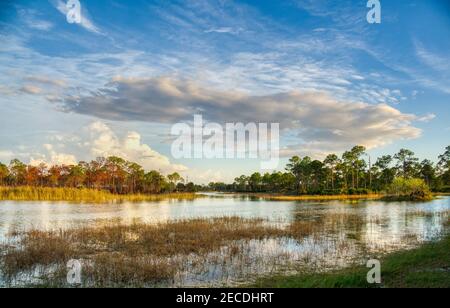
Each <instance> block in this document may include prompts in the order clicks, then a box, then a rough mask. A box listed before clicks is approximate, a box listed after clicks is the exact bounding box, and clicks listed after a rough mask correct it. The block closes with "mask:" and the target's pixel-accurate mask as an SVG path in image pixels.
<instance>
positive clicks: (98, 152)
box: [84, 121, 187, 173]
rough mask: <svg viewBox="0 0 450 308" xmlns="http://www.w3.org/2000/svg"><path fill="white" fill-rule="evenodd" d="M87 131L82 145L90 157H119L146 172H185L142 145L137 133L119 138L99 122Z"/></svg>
mask: <svg viewBox="0 0 450 308" xmlns="http://www.w3.org/2000/svg"><path fill="white" fill-rule="evenodd" d="M88 131H89V134H90V136H89V140H88V141H87V142H85V143H84V144H85V146H86V147H87V148H88V149H89V151H90V154H91V156H92V157H98V156H104V157H108V156H119V157H122V158H124V159H127V160H129V161H134V162H137V163H139V164H140V165H142V166H143V167H144V169H146V170H160V171H161V172H163V173H170V172H182V171H186V170H187V168H186V167H185V166H182V165H177V164H172V163H171V162H170V160H169V158H168V157H166V156H164V155H162V154H160V153H158V152H156V151H155V150H153V149H152V148H150V146H148V145H147V144H144V143H142V140H141V135H140V134H139V133H137V132H133V131H131V132H128V133H127V134H126V136H125V137H124V138H119V137H118V136H117V135H116V134H115V133H114V132H113V130H112V129H111V128H110V127H109V126H107V125H106V124H105V123H103V122H99V121H98V122H94V123H92V124H91V125H90V126H89V127H88Z"/></svg>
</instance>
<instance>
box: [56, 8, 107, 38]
mask: <svg viewBox="0 0 450 308" xmlns="http://www.w3.org/2000/svg"><path fill="white" fill-rule="evenodd" d="M51 2H52V4H53V6H54V7H55V8H56V9H57V10H58V11H59V12H60V13H61V14H63V15H64V17H65V16H66V15H67V13H68V12H69V9H68V8H67V5H66V3H65V2H63V1H62V0H51ZM79 25H80V26H81V27H83V28H84V29H86V30H87V31H89V32H92V33H95V34H98V35H104V33H103V32H102V31H101V30H100V28H99V27H98V26H97V25H95V24H94V22H93V21H92V20H91V18H90V15H89V11H88V10H87V8H86V4H84V3H83V4H82V6H81V23H80V24H79Z"/></svg>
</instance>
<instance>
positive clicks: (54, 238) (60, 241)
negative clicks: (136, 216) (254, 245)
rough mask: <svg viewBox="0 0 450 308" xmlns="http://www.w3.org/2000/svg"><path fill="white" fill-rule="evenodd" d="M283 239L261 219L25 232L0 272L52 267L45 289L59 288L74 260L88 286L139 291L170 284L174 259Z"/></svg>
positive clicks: (9, 274)
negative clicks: (249, 242) (138, 288)
mask: <svg viewBox="0 0 450 308" xmlns="http://www.w3.org/2000/svg"><path fill="white" fill-rule="evenodd" d="M285 234H286V232H285V231H284V230H282V229H280V228H275V227H270V226H267V225H266V224H265V223H264V221H263V220H260V219H251V220H248V219H242V218H237V217H229V218H217V219H194V220H181V221H174V222H168V223H164V224H143V223H134V224H131V225H123V224H121V223H119V222H111V223H110V224H109V225H106V226H103V227H94V228H79V229H71V230H65V231H63V230H60V231H47V232H44V231H29V232H25V233H16V234H14V236H15V237H16V238H18V239H19V243H18V244H16V245H14V244H12V245H10V246H8V247H5V248H4V249H3V251H2V254H1V255H2V257H1V261H2V262H1V263H2V267H1V269H2V273H3V275H4V276H5V277H6V279H7V280H9V281H13V280H14V278H15V277H16V276H17V275H18V274H20V273H25V272H27V271H28V272H30V271H31V272H32V271H34V270H35V269H36V268H38V267H39V266H41V267H42V266H43V267H49V266H50V267H51V266H54V267H56V268H57V270H56V271H54V272H55V274H54V275H56V276H48V275H47V278H48V281H49V283H48V284H50V283H51V284H55V285H56V286H61V285H62V286H64V279H65V274H64V273H65V265H66V263H67V261H69V260H70V259H78V260H83V273H84V274H83V275H84V277H86V280H85V283H86V284H87V285H88V286H98V287H104V286H144V285H148V284H153V283H157V282H161V281H164V280H169V279H172V278H173V277H174V276H175V274H177V272H179V271H180V266H181V265H180V264H179V263H177V256H187V255H190V254H196V255H205V254H207V253H210V252H213V251H215V250H218V249H220V248H221V247H223V246H224V245H227V244H232V243H233V242H234V241H239V240H250V239H264V238H271V237H281V236H284V235H285ZM43 276H44V278H45V275H43Z"/></svg>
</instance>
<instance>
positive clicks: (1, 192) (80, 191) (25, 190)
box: [0, 187, 199, 203]
mask: <svg viewBox="0 0 450 308" xmlns="http://www.w3.org/2000/svg"><path fill="white" fill-rule="evenodd" d="M198 196H199V195H196V194H195V193H173V194H161V195H142V194H130V195H117V194H112V193H110V192H108V191H103V190H94V189H86V188H49V187H0V200H9V201H55V202H56V201H67V202H77V203H83V202H84V203H106V202H145V201H159V200H165V199H187V200H192V199H195V198H197V197H198Z"/></svg>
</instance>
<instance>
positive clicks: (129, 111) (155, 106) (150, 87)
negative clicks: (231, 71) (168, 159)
mask: <svg viewBox="0 0 450 308" xmlns="http://www.w3.org/2000/svg"><path fill="white" fill-rule="evenodd" d="M63 108H64V109H65V110H66V111H72V112H77V113H80V114H88V115H94V116H97V117H99V118H103V119H108V120H116V121H145V122H157V123H169V124H171V123H173V124H174V123H177V122H180V121H189V120H192V118H193V115H194V114H196V113H197V114H202V115H203V117H204V118H205V119H206V120H208V121H214V122H219V123H229V122H243V123H249V122H267V123H280V127H281V129H282V130H284V131H285V132H286V131H289V132H290V133H291V134H292V132H294V133H295V134H296V135H297V136H296V138H297V140H298V142H297V143H296V144H295V145H294V146H295V147H296V148H297V147H298V146H308V148H310V150H311V151H320V150H326V149H330V150H342V149H345V148H347V147H349V146H352V145H354V144H362V145H365V146H367V147H369V148H373V147H378V146H382V145H385V144H388V143H391V142H393V141H396V140H400V139H412V138H417V137H419V136H420V134H421V130H420V129H418V128H416V127H414V126H413V122H414V121H420V120H424V119H423V118H420V117H418V116H416V115H413V114H405V113H402V112H401V111H399V110H398V109H395V108H394V107H392V106H389V105H387V104H368V103H363V102H352V101H343V100H338V99H335V98H333V97H331V96H330V95H329V94H326V93H322V92H296V91H291V92H286V93H279V94H273V95H264V96H251V95H247V94H244V93H240V92H237V91H218V90H211V89H205V88H202V87H200V86H199V85H197V84H196V83H195V82H193V81H190V80H180V79H173V78H167V77H162V78H147V79H145V78H139V79H137V78H134V79H125V78H116V79H114V80H113V81H112V82H111V83H109V84H108V85H107V86H106V87H104V88H102V89H100V90H98V91H97V92H95V93H92V94H91V95H90V96H84V97H76V98H74V97H69V98H66V99H65V101H64V104H63ZM430 119H431V117H427V120H430Z"/></svg>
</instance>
